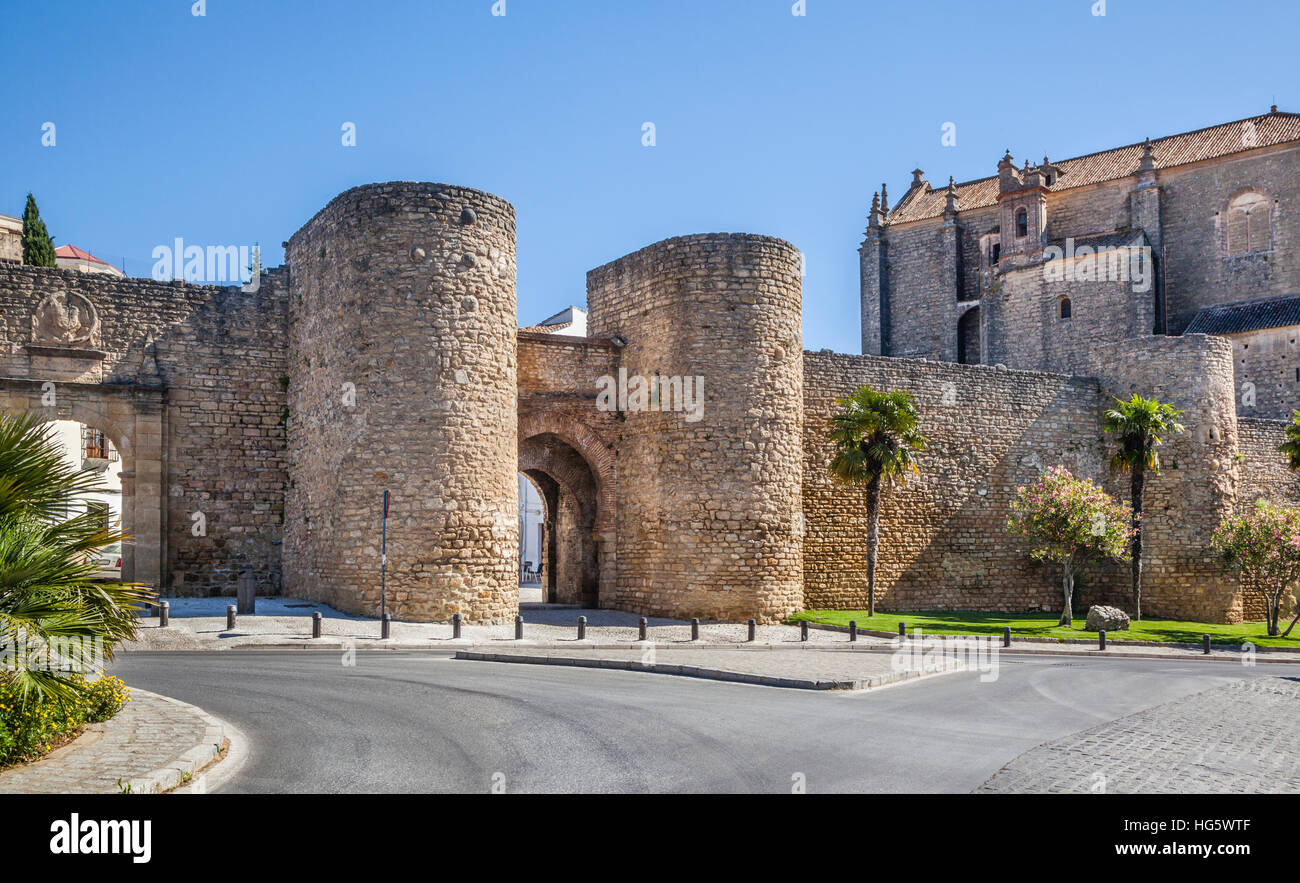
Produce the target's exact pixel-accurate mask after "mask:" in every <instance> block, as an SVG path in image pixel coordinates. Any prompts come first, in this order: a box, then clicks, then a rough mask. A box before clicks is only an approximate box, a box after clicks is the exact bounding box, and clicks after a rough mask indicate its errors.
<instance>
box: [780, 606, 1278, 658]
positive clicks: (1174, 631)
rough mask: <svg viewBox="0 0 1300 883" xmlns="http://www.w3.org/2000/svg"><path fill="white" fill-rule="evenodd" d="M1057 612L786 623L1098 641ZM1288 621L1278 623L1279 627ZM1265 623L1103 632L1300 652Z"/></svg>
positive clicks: (1171, 624)
mask: <svg viewBox="0 0 1300 883" xmlns="http://www.w3.org/2000/svg"><path fill="white" fill-rule="evenodd" d="M1060 618H1061V617H1060V614H1058V613H981V612H968V611H951V612H932V613H926V612H917V613H881V612H880V611H879V610H877V611H876V615H875V616H874V617H873V618H871V619H868V618H867V611H865V610H805V611H803V612H802V613H796V614H795V615H794V616H792V617H790V622H799V621H801V620H805V619H806V620H808V621H809V622H820V623H825V624H827V625H839V626H847V625H848V624H849V620H854V619H855V620H857V622H858V628H860V629H871V630H873V631H881V632H890V633H894V634H896V633H897V632H898V624H899V622H904V623H906V624H907V630H908V631H909V632H910V631H911V630H912V629H915V628H920V629H922V630H924V631H927V632H933V633H934V634H937V635H1001V634H1002V630H1003V629H1004V628H1007V627H1008V626H1010V628H1011V634H1012V635H1018V636H1021V637H1033V638H1087V639H1090V640H1096V638H1097V633H1096V632H1089V631H1085V630H1084V628H1083V624H1084V620H1085V618H1086V617H1084V616H1076V617H1075V619H1074V627H1073V628H1066V627H1063V626H1058V625H1057V621H1058V620H1059V619H1060ZM1289 624H1290V620H1289V619H1284V620H1283V621H1282V631H1286V627H1287V626H1288V625H1289ZM1267 628H1268V626H1267V625H1266V624H1265V623H1263V622H1243V623H1239V624H1237V625H1217V624H1215V623H1208V622H1178V621H1176V620H1172V619H1149V618H1144V619H1143V620H1142V621H1141V622H1134V623H1133V624H1132V628H1130V629H1129V630H1128V631H1126V632H1107V634H1106V638H1107V639H1108V640H1111V641H1181V642H1185V643H1189V644H1199V643H1200V641H1201V636H1202V635H1209V636H1210V642H1211V643H1213V644H1241V643H1243V642H1245V641H1250V642H1251V643H1252V644H1255V645H1257V646H1260V647H1289V648H1291V649H1294V650H1300V625H1297V626H1296V627H1295V631H1293V632H1292V633H1291V637H1289V638H1270V637H1268V634H1267Z"/></svg>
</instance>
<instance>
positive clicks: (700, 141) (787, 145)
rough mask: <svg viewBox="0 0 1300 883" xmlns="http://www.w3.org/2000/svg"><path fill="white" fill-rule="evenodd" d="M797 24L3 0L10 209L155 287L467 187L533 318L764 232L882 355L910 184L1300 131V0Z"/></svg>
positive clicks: (484, 3)
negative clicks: (229, 249) (891, 258)
mask: <svg viewBox="0 0 1300 883" xmlns="http://www.w3.org/2000/svg"><path fill="white" fill-rule="evenodd" d="M793 2H794V0H506V15H505V16H503V17H494V16H493V15H492V6H493V0H391V2H384V0H371V2H360V0H353V2H348V0H262V2H254V0H207V2H206V13H207V14H206V16H203V17H196V16H194V15H192V6H193V0H148V2H146V0H114V2H112V3H104V2H101V0H96V2H89V0H87V2H58V0H39V2H38V0H31V2H18V0H0V58H3V59H4V60H5V67H6V69H7V76H5V77H4V78H3V82H2V83H0V108H3V110H2V111H0V144H3V145H4V151H3V154H0V213H5V214H11V215H17V214H21V212H22V208H23V201H24V198H25V196H26V194H27V192H28V191H29V190H30V191H32V192H33V193H35V195H36V198H37V201H38V203H39V205H40V208H41V212H42V215H43V217H44V218H45V220H46V222H47V224H48V226H49V228H50V231H51V233H52V234H53V235H54V237H55V243H56V245H62V244H66V243H72V244H75V245H78V246H80V247H82V248H85V249H87V250H88V251H90V252H92V253H94V254H96V255H98V256H100V257H102V258H104V259H105V260H109V261H111V262H113V263H118V264H120V263H121V262H122V261H123V260H125V262H126V268H127V270H128V272H129V273H131V275H137V276H147V275H148V274H149V271H150V269H151V266H152V260H151V257H150V256H151V253H152V251H153V248H154V247H155V246H156V245H160V244H164V243H171V242H172V240H173V239H174V238H175V237H178V236H179V237H182V238H184V239H185V241H186V242H187V243H191V244H202V245H214V244H219V245H225V244H247V243H252V242H254V241H258V242H261V243H262V245H263V250H264V263H266V264H267V265H270V266H274V265H277V264H279V263H280V262H281V261H282V259H283V251H282V249H281V248H280V243H281V242H283V241H284V240H286V239H288V238H289V236H290V235H291V234H292V233H293V232H294V231H295V230H297V229H298V228H299V227H300V226H301V225H302V224H304V223H305V222H306V221H307V220H308V219H309V218H310V217H311V216H312V215H313V214H314V213H315V212H316V211H317V210H318V209H320V208H321V207H322V206H323V205H325V203H326V202H328V201H329V200H330V199H331V198H332V197H333V196H334V195H335V194H337V193H339V192H340V191H342V190H345V189H347V188H349V187H352V186H355V185H358V184H365V183H370V182H373V181H384V180H428V181H445V182H449V183H455V184H462V185H466V186H471V187H477V188H480V189H483V190H488V191H491V192H493V193H497V194H499V195H501V196H503V197H505V198H506V199H508V200H510V201H511V202H512V203H513V204H514V205H515V207H516V209H517V211H518V216H519V309H520V317H521V319H522V320H523V322H524V323H525V324H526V323H528V322H533V321H537V320H539V319H541V318H543V317H545V316H547V315H549V314H550V313H552V312H555V311H558V310H559V309H561V308H563V307H564V306H566V305H568V304H569V303H577V304H579V305H581V304H582V303H583V302H584V297H585V292H584V286H585V274H586V271H587V270H588V269H590V268H592V267H595V266H598V265H600V264H602V263H605V262H607V261H610V260H613V259H614V258H617V257H620V256H622V255H624V254H626V253H628V252H630V251H634V250H636V249H638V248H640V247H642V246H644V245H647V244H649V243H651V242H654V241H657V240H659V239H663V238H665V237H669V236H676V235H681V234H686V233H701V232H713V231H739V232H753V233H765V234H770V235H774V236H780V237H783V238H785V239H788V240H790V241H791V242H793V243H794V244H795V245H797V246H798V247H800V248H801V249H803V251H804V253H805V255H806V256H807V262H808V273H807V278H806V279H805V289H804V320H805V322H804V346H805V347H806V348H809V349H820V348H823V347H830V348H833V349H836V350H840V351H844V352H858V351H859V348H860V344H859V322H858V268H857V247H858V245H859V243H860V242H861V238H862V231H863V228H864V226H865V222H866V214H867V208H868V206H869V203H870V200H871V194H872V192H873V191H874V190H875V189H877V188H878V187H879V185H880V183H881V182H882V181H884V182H887V183H888V185H889V191H890V195H891V198H892V199H893V200H895V201H896V200H897V199H898V198H899V197H901V196H902V194H903V192H904V191H905V190H906V187H907V184H908V182H910V180H911V175H910V171H911V169H912V168H914V167H915V166H917V165H918V164H919V165H920V167H921V168H923V169H925V171H926V177H927V178H928V179H929V180H930V182H931V183H933V184H935V185H936V186H939V185H941V184H946V183H947V180H948V176H949V175H955V176H956V178H957V180H959V181H961V180H964V179H970V178H976V177H982V176H985V175H989V174H992V173H993V172H994V171H995V165H996V163H997V160H998V158H999V157H1000V156H1001V154H1002V151H1003V150H1004V149H1006V148H1010V149H1011V151H1012V153H1013V154H1014V155H1015V157H1016V159H1017V162H1020V161H1023V159H1024V157H1025V156H1029V157H1032V158H1034V159H1039V158H1041V157H1042V156H1043V154H1045V153H1046V154H1049V155H1051V156H1052V157H1053V158H1057V159H1061V158H1065V157H1067V156H1074V155H1078V154H1082V153H1088V152H1091V151H1094V150H1099V149H1103V148H1106V147H1110V146H1115V145H1118V144H1126V143H1130V142H1133V141H1140V140H1141V139H1142V138H1143V137H1145V136H1147V135H1150V136H1152V137H1155V136H1159V135H1167V134H1172V133H1174V132H1180V131H1186V130H1188V129H1194V128H1199V127H1201V126H1206V125H1211V124H1214V123H1217V122H1223V121H1227V120H1234V119H1239V118H1242V117H1246V116H1251V115H1254V114H1257V113H1262V112H1264V111H1266V110H1267V109H1268V107H1269V105H1270V104H1273V103H1277V104H1278V105H1280V106H1281V108H1282V109H1283V110H1292V111H1295V110H1300V95H1297V92H1298V91H1300V89H1298V88H1297V86H1298V85H1300V75H1297V73H1296V71H1295V68H1294V65H1295V38H1296V34H1297V30H1298V29H1297V26H1296V21H1297V16H1296V10H1295V7H1294V6H1293V0H1237V2H1233V3H1223V2H1207V0H1196V2H1189V0H1145V2H1139V0H1107V2H1106V15H1105V16H1095V15H1093V14H1092V6H1093V3H1092V2H1086V0H1053V2H1026V3H1011V4H1000V3H988V2H977V0H963V2H956V0H953V2H937V0H935V2H925V0H909V2H897V3H896V2H868V0H806V11H807V14H806V15H805V16H803V17H796V16H794V15H792V14H791V10H792V6H793ZM45 122H54V123H55V125H56V130H55V132H56V144H55V146H54V147H45V146H42V143H41V135H42V124H43V123H45ZM344 122H353V123H355V124H356V128H357V146H356V147H353V148H345V147H343V146H342V145H341V143H340V137H341V131H340V127H341V126H342V125H343V123H344ZM645 122H653V123H654V124H655V126H656V129H657V146H655V147H653V148H647V147H643V146H642V124H643V123H645ZM945 122H952V123H955V125H956V136H957V139H956V140H957V144H956V146H955V147H944V146H941V144H940V136H941V127H942V126H943V124H944V123H945Z"/></svg>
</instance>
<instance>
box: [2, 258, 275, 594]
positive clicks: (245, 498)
mask: <svg viewBox="0 0 1300 883" xmlns="http://www.w3.org/2000/svg"><path fill="white" fill-rule="evenodd" d="M286 282H287V278H286V274H285V273H284V272H283V271H273V272H271V273H269V274H267V275H266V276H264V277H262V280H261V285H260V288H259V290H257V291H256V292H251V293H249V292H244V291H241V290H240V289H238V288H218V287H213V286H203V285H187V284H185V283H182V282H169V283H161V282H153V281H150V280H145V279H119V278H115V277H111V276H104V275H90V274H86V273H79V272H77V271H75V270H63V269H45V268H37V267H6V266H0V408H2V409H4V410H9V411H35V412H36V413H39V414H41V415H43V416H44V417H46V418H47V419H50V420H60V419H74V420H78V421H80V422H82V423H86V424H87V425H90V426H93V427H94V428H96V429H99V430H102V431H103V432H104V433H105V434H106V435H107V436H108V437H109V438H110V439H111V440H112V442H113V444H114V445H115V446H116V447H117V449H118V450H119V451H120V452H121V454H122V457H123V460H124V463H123V471H122V484H123V506H124V509H125V510H126V511H125V515H126V521H127V527H128V529H129V530H130V531H131V532H132V533H133V534H134V536H135V539H134V541H133V542H129V543H128V544H127V545H126V550H125V551H126V555H125V556H124V558H125V559H126V560H125V561H124V562H123V566H124V569H125V570H126V572H127V573H129V574H133V575H134V577H135V578H136V579H139V580H140V581H143V582H147V583H148V584H150V585H152V586H156V587H159V588H161V589H162V590H163V591H170V592H176V593H178V594H208V593H211V592H226V591H230V592H233V591H234V588H235V586H236V583H237V581H238V578H239V574H240V573H241V572H242V571H244V570H249V571H251V572H252V573H253V574H254V576H255V578H256V580H257V583H258V586H259V588H260V589H261V590H262V591H269V592H275V591H278V590H279V589H280V586H281V582H280V580H281V568H280V541H281V531H282V521H283V512H284V486H285V482H286V475H285V450H286V448H285V437H284V425H283V423H282V419H283V417H282V412H283V410H284V406H285V392H284V388H283V386H282V378H283V377H285V376H286V373H287V370H288V365H287V353H288V351H287V346H286V342H287V335H286V318H287V311H288V294H287V285H286ZM51 304H63V305H65V306H67V305H69V304H71V305H73V306H76V307H77V308H78V310H79V311H85V310H86V305H88V306H89V312H90V315H89V317H88V318H87V317H86V316H85V314H84V312H83V314H82V316H81V317H80V318H78V319H76V320H75V324H76V327H77V328H82V329H85V332H86V333H84V334H78V333H75V331H70V332H69V334H67V335H65V336H66V337H68V338H70V339H69V340H68V341H67V342H65V343H55V342H52V341H51V340H50V339H48V337H47V334H48V331H49V327H48V326H47V320H46V318H45V317H46V316H47V315H49V311H50V305H51ZM50 321H53V320H50ZM56 324H57V323H56ZM64 324H71V323H69V322H65V323H64ZM78 338H84V339H80V340H79V339H78Z"/></svg>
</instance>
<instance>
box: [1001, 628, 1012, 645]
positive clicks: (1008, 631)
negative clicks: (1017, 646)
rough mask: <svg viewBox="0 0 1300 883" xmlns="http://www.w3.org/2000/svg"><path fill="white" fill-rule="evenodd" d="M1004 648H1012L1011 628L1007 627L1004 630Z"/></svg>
mask: <svg viewBox="0 0 1300 883" xmlns="http://www.w3.org/2000/svg"><path fill="white" fill-rule="evenodd" d="M1002 646H1003V647H1010V646H1011V627H1010V626H1007V627H1006V628H1004V629H1003V630H1002Z"/></svg>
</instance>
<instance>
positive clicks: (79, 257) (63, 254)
mask: <svg viewBox="0 0 1300 883" xmlns="http://www.w3.org/2000/svg"><path fill="white" fill-rule="evenodd" d="M54 256H55V257H56V258H65V259H67V260H71V261H91V262H92V263H96V264H103V265H104V266H106V267H107V266H111V265H110V264H109V263H108V261H101V260H100V259H99V258H97V257H95V256H94V255H93V254H91V253H90V252H88V251H83V250H82V249H80V248H77V247H76V246H75V245H60V246H59V247H58V248H56V249H54Z"/></svg>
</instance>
